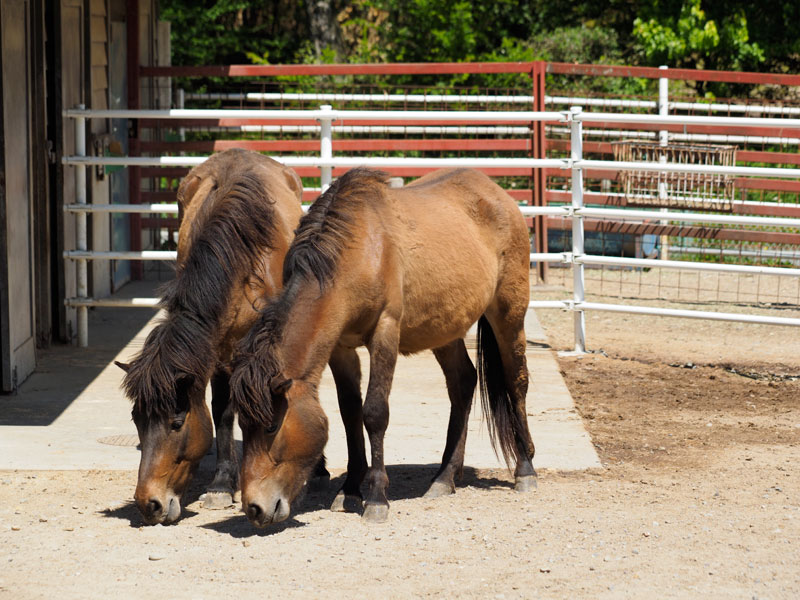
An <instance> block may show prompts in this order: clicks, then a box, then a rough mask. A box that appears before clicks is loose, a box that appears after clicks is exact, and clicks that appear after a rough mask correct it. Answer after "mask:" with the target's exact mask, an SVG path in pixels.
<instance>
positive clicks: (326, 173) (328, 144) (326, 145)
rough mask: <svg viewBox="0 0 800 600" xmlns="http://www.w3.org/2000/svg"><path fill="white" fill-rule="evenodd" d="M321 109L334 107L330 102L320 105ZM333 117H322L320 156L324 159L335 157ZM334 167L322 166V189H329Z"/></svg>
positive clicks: (325, 109)
mask: <svg viewBox="0 0 800 600" xmlns="http://www.w3.org/2000/svg"><path fill="white" fill-rule="evenodd" d="M319 108H320V110H321V111H324V112H329V111H330V110H331V109H332V108H333V107H332V106H331V105H330V104H323V105H322V106H320V107H319ZM332 121H333V118H332V117H320V119H319V123H320V140H319V157H320V158H321V159H322V160H329V159H331V158H333V127H332V126H331V123H332ZM332 173H333V169H332V168H331V167H325V166H323V167H320V181H319V183H320V187H321V188H322V191H323V192H324V191H325V190H327V189H328V186H330V184H331V180H332V179H333V176H332Z"/></svg>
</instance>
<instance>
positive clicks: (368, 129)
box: [187, 125, 531, 135]
mask: <svg viewBox="0 0 800 600" xmlns="http://www.w3.org/2000/svg"><path fill="white" fill-rule="evenodd" d="M187 129H189V130H191V131H202V132H220V131H221V132H228V131H241V132H243V133H319V130H320V126H319V125H230V126H226V127H218V126H213V127H206V126H203V125H200V126H197V127H188V128H187ZM530 132H531V129H530V127H514V126H504V125H498V126H496V127H469V126H464V125H454V126H442V127H439V126H431V125H428V126H421V125H420V126H416V125H412V126H408V127H407V126H404V125H334V126H333V133H350V134H353V133H382V134H393V133H398V134H414V135H417V134H430V135H530Z"/></svg>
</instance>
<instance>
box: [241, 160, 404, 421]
mask: <svg viewBox="0 0 800 600" xmlns="http://www.w3.org/2000/svg"><path fill="white" fill-rule="evenodd" d="M387 179H388V174H387V173H385V172H384V171H375V170H372V169H367V168H363V167H360V168H357V169H351V170H350V171H348V172H347V173H345V174H344V175H342V176H341V177H340V178H338V179H337V180H336V181H334V182H333V184H332V185H331V186H330V187H329V188H328V189H327V190H326V191H325V192H324V193H323V194H321V195H320V196H319V198H317V200H316V201H314V203H313V204H312V205H311V207H310V208H309V210H308V213H306V214H305V215H304V216H303V218H302V219H300V225H299V226H298V228H297V231H295V238H294V241H293V242H292V245H291V246H290V247H289V251H288V252H287V254H286V258H285V259H284V263H283V283H284V288H283V291H282V292H281V293H280V295H278V297H277V298H274V299H273V300H272V301H271V302H269V303H268V304H267V306H266V308H265V309H264V310H263V311H262V312H261V317H260V318H259V321H258V323H257V324H256V325H255V326H254V327H253V328H252V329H251V330H250V332H249V333H248V334H247V335H246V336H245V337H244V339H243V340H242V341H241V343H240V344H239V347H238V351H237V357H236V359H235V361H234V365H233V371H234V372H233V377H232V378H231V399H232V401H233V403H234V407H235V408H236V411H237V412H238V414H239V420H240V422H243V421H244V422H245V423H247V422H248V421H249V422H251V423H253V424H261V425H268V424H269V423H270V422H271V421H272V416H273V410H272V398H271V396H270V394H269V392H268V390H269V384H270V380H271V378H272V377H274V376H275V375H278V374H281V373H282V371H283V364H282V362H281V357H280V353H279V352H277V351H276V350H275V347H276V346H277V345H278V344H280V342H281V339H282V337H283V329H284V325H285V323H286V320H287V319H286V315H287V313H288V311H289V310H290V309H291V307H292V305H293V304H294V302H295V300H296V299H297V295H298V293H299V292H300V290H301V289H303V286H304V284H306V283H307V282H308V281H311V280H316V281H317V283H318V284H319V287H320V289H321V290H322V289H325V287H326V286H327V285H328V283H329V282H330V281H331V279H332V278H333V276H334V274H335V272H336V265H337V262H338V259H339V256H340V255H341V253H342V250H344V248H345V247H346V246H347V243H348V242H349V240H351V239H352V237H353V235H354V232H353V228H352V225H353V223H354V222H355V219H356V216H357V214H358V209H359V208H360V207H361V206H363V204H364V203H365V202H370V201H373V202H374V201H376V200H379V199H380V198H381V197H382V195H383V190H384V189H385V188H386V185H387Z"/></svg>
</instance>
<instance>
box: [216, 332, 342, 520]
mask: <svg viewBox="0 0 800 600" xmlns="http://www.w3.org/2000/svg"><path fill="white" fill-rule="evenodd" d="M277 352H278V351H277V349H275V348H273V350H272V352H269V357H270V358H271V360H270V359H267V360H260V359H258V358H256V357H254V356H253V355H250V356H248V357H246V358H245V357H242V356H240V357H239V359H238V360H237V361H236V362H235V363H234V370H233V375H232V377H231V399H232V401H233V402H234V405H235V406H236V409H237V413H238V416H239V426H240V427H241V429H242V436H243V442H244V443H243V448H244V453H243V456H242V471H241V487H242V510H243V511H244V512H245V513H246V514H247V517H248V518H249V519H250V521H251V522H252V523H253V524H254V525H256V526H258V527H264V526H266V525H269V524H270V523H278V522H280V521H283V520H285V519H287V518H288V517H289V514H290V512H291V504H292V502H294V500H295V499H296V498H297V496H298V495H299V494H300V491H301V490H302V488H303V485H304V484H305V482H306V481H307V480H308V478H309V477H310V476H311V474H312V471H313V470H314V467H315V465H316V464H317V463H318V461H319V460H320V458H321V456H322V451H323V450H324V448H325V443H326V442H327V441H328V419H327V418H326V417H325V413H324V412H323V410H322V408H321V407H320V405H319V401H318V398H317V389H316V386H313V385H310V384H308V383H306V382H304V381H302V380H298V381H292V380H291V379H289V378H287V377H286V376H285V375H284V374H283V371H282V369H280V368H279V367H278V365H279V364H280V361H279V360H277Z"/></svg>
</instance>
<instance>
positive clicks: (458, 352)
mask: <svg viewBox="0 0 800 600" xmlns="http://www.w3.org/2000/svg"><path fill="white" fill-rule="evenodd" d="M529 252H530V250H529V241H528V231H527V228H526V226H525V222H524V219H523V218H522V216H521V214H520V212H519V209H518V208H517V205H516V203H515V202H514V201H513V200H512V199H511V198H510V197H509V196H508V195H507V194H506V193H505V192H504V191H503V190H502V189H501V188H500V187H498V186H497V185H496V184H494V183H493V182H492V181H491V180H490V179H489V178H488V177H486V176H485V175H482V174H481V173H479V172H477V171H471V170H463V169H461V170H445V171H437V172H435V173H431V174H429V175H426V176H425V177H422V178H420V179H419V180H417V181H416V182H414V183H412V184H410V185H408V186H406V187H404V188H401V189H391V188H389V187H388V185H387V176H386V174H385V173H382V172H377V171H371V170H368V169H355V170H352V171H349V172H348V173H346V174H345V175H344V176H342V177H341V178H340V179H338V180H337V181H336V182H335V183H334V184H333V185H332V186H331V187H330V188H329V189H328V190H327V191H326V192H325V193H324V194H322V196H320V198H319V199H318V200H317V201H316V202H315V203H314V204H313V205H312V207H311V209H310V211H309V213H308V214H307V215H306V216H305V217H303V219H302V220H301V222H300V227H299V229H298V230H297V233H296V237H295V240H294V242H293V243H292V246H291V248H290V249H289V252H288V254H287V255H286V262H285V264H284V288H283V291H282V292H281V294H280V295H279V296H278V297H277V298H276V299H274V300H272V301H271V302H270V303H269V304H268V306H267V308H266V309H265V310H264V312H263V313H262V316H261V318H260V320H259V322H258V323H257V325H256V326H255V327H254V328H253V329H252V330H251V331H250V333H248V334H247V336H246V337H245V338H244V339H243V340H242V342H241V344H240V346H239V350H238V352H237V356H236V358H235V359H234V371H233V375H232V378H231V392H232V398H233V402H234V404H235V406H236V410H237V412H238V415H239V423H240V426H241V427H242V433H243V436H244V454H243V458H242V480H241V484H242V507H243V509H244V511H245V512H246V514H247V516H248V517H249V519H250V520H251V521H252V522H253V523H254V524H255V525H258V526H264V525H266V524H268V523H271V522H276V521H281V520H283V519H285V518H287V517H288V515H289V512H290V505H291V502H292V501H293V500H294V499H295V497H296V496H297V494H298V493H299V491H300V489H301V488H302V485H303V482H304V481H305V479H306V478H307V477H308V475H309V473H310V471H311V469H312V468H313V466H314V463H315V461H316V459H317V457H319V456H320V454H321V452H322V449H323V447H324V445H325V443H326V441H327V436H328V426H327V419H326V418H325V414H324V413H323V411H322V409H321V407H320V404H319V399H318V384H319V381H320V377H321V375H322V370H323V368H324V367H325V363H326V362H328V361H329V360H330V364H331V366H332V367H333V366H336V367H337V370H338V376H337V373H334V377H335V379H336V383H337V388H338V392H339V405H340V409H341V413H342V418H343V421H344V423H345V429H346V433H347V443H348V466H347V477H346V479H345V482H344V485H343V486H342V489H341V490H340V492H339V494H338V495H337V497H336V499H335V500H334V504H333V506H332V509H342V508H343V507H344V505H345V502H351V501H354V500H358V501H360V499H361V494H360V492H359V486H360V484H361V482H362V480H363V479H364V478H365V477H366V482H367V484H368V492H367V496H366V498H365V502H364V513H363V517H364V518H365V519H367V520H371V521H382V520H385V519H386V518H387V516H388V510H389V503H388V501H387V499H386V488H387V485H388V483H389V480H388V477H387V475H386V469H385V467H384V455H383V438H384V433H385V431H386V427H387V425H388V422H389V404H388V397H389V390H390V388H391V384H392V377H393V374H394V367H395V362H396V360H397V355H398V353H402V354H411V353H415V352H419V351H421V350H425V349H429V348H431V349H433V353H434V356H435V357H436V359H437V361H438V362H439V364H440V366H441V368H442V370H443V371H444V374H445V378H446V380H447V389H448V394H449V397H450V402H451V413H450V422H449V426H448V430H447V441H446V444H445V449H444V455H443V459H442V465H441V468H440V469H439V471H438V473H437V475H436V477H435V478H434V480H433V483H432V484H431V486H430V488H429V490H428V492H427V495H429V496H438V495H441V494H445V493H452V492H453V491H455V484H454V476H455V475H457V474H459V475H460V472H461V470H462V467H463V461H464V446H465V443H466V433H467V419H468V416H469V411H470V405H471V402H472V397H473V395H474V390H475V386H476V383H477V381H478V380H480V383H481V385H480V390H481V397H482V405H483V410H484V413H485V414H486V416H487V422H489V425H490V427H489V431H490V436H491V439H492V442H493V443H494V444H495V447H497V446H499V447H500V450H501V452H502V453H503V456H504V458H505V459H506V462H507V463H508V464H509V466H510V464H511V461H512V460H513V461H514V462H515V463H516V470H515V478H516V487H517V489H518V490H521V491H523V490H527V489H530V488H532V487H534V486H535V483H536V479H535V477H536V473H535V471H534V469H533V465H532V463H531V459H532V458H533V453H534V446H533V442H532V440H531V436H530V432H529V431H528V424H527V418H526V411H525V395H526V392H527V388H528V370H527V366H526V361H525V347H526V340H525V333H524V331H523V321H524V317H525V312H526V310H527V308H528V301H529V287H528V268H529ZM476 321H478V371H477V373H476V371H475V368H474V367H473V365H472V362H471V361H470V359H469V356H468V355H467V351H466V347H465V345H464V336H465V335H466V333H467V330H468V329H469V327H470V326H471V325H472V324H473V323H475V322H476ZM362 345H366V347H367V348H368V350H369V354H370V376H369V384H368V387H367V394H366V399H365V401H364V404H363V408H362V405H361V399H360V391H359V383H360V372H359V368H358V362H357V361H355V362H353V360H352V357H353V349H354V348H355V347H357V346H362ZM362 424H363V426H365V427H366V430H367V434H368V436H369V441H370V449H371V454H372V457H371V458H372V462H371V467H369V468H367V462H366V456H365V448H364V437H363V432H362Z"/></svg>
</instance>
